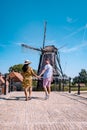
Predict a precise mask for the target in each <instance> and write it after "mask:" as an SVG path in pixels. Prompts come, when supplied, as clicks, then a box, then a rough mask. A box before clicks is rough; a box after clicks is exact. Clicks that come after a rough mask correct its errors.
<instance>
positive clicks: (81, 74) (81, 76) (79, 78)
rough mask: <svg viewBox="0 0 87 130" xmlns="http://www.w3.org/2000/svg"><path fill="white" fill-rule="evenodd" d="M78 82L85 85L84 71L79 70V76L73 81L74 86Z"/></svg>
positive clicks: (85, 72) (85, 73) (86, 81)
mask: <svg viewBox="0 0 87 130" xmlns="http://www.w3.org/2000/svg"><path fill="white" fill-rule="evenodd" d="M78 82H80V83H84V84H87V71H86V70H85V69H81V72H80V73H79V75H78V76H76V77H75V78H74V79H73V83H74V84H75V83H78Z"/></svg>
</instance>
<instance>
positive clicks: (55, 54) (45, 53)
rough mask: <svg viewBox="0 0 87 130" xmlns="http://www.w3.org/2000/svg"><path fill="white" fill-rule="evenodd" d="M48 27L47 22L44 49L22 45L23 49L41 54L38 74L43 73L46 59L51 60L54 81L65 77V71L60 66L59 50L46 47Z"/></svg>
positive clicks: (39, 83) (52, 46)
mask: <svg viewBox="0 0 87 130" xmlns="http://www.w3.org/2000/svg"><path fill="white" fill-rule="evenodd" d="M46 25H47V22H45V24H44V38H43V47H42V48H35V47H31V46H29V45H25V44H21V46H22V47H24V48H28V49H32V50H36V51H39V52H41V55H40V60H39V65H38V74H40V73H41V71H42V70H43V68H44V65H45V59H46V58H49V59H50V63H51V65H52V67H53V79H54V80H55V78H62V77H63V71H62V67H61V64H60V55H59V51H58V49H57V48H56V47H55V46H54V45H50V46H45V39H46ZM41 83H42V81H40V80H39V81H38V86H40V85H41Z"/></svg>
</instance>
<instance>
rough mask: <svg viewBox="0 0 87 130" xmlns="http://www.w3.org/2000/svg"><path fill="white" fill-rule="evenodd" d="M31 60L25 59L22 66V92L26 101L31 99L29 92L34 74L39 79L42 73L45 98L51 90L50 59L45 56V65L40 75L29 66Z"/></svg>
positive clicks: (30, 91)
mask: <svg viewBox="0 0 87 130" xmlns="http://www.w3.org/2000/svg"><path fill="white" fill-rule="evenodd" d="M29 64H31V62H30V61H29V60H26V61H25V62H24V65H23V67H22V76H23V82H22V86H23V88H24V93H25V97H26V99H25V100H26V101H27V100H28V99H31V93H32V77H33V76H35V77H36V78H38V79H40V78H41V76H42V75H43V88H44V91H45V99H47V98H48V97H49V94H50V91H51V88H50V87H51V81H52V76H53V68H52V66H51V64H50V60H49V59H48V58H47V59H45V66H44V69H43V70H42V72H41V73H40V75H39V76H38V75H36V74H35V73H34V71H33V69H32V68H31V67H30V66H29ZM28 90H29V98H28Z"/></svg>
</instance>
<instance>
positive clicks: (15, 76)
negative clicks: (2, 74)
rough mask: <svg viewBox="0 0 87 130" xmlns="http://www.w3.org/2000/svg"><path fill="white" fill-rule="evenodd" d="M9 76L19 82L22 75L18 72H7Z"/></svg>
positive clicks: (21, 79)
mask: <svg viewBox="0 0 87 130" xmlns="http://www.w3.org/2000/svg"><path fill="white" fill-rule="evenodd" d="M9 77H10V78H11V79H14V81H15V82H19V81H21V82H22V81H23V77H22V75H21V74H20V73H18V72H14V71H13V72H11V73H10V74H9Z"/></svg>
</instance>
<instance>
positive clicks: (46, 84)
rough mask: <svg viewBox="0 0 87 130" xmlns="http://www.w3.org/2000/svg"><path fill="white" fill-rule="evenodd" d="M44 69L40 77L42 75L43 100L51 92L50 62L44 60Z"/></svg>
mask: <svg viewBox="0 0 87 130" xmlns="http://www.w3.org/2000/svg"><path fill="white" fill-rule="evenodd" d="M45 63H46V65H45V67H44V69H43V70H42V72H41V74H40V75H39V76H41V75H43V88H44V90H45V94H46V97H45V99H47V98H49V95H50V92H51V88H50V87H51V81H52V76H53V68H52V66H51V64H50V60H49V59H48V58H47V59H45Z"/></svg>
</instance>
